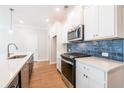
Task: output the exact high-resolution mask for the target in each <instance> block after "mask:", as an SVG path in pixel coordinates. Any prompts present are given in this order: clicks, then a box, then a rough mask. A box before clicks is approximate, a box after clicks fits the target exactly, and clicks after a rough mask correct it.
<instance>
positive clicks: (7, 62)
mask: <svg viewBox="0 0 124 93" xmlns="http://www.w3.org/2000/svg"><path fill="white" fill-rule="evenodd" d="M32 54H33V53H32V52H19V53H15V54H13V55H27V56H26V57H24V58H19V59H2V60H0V61H1V62H0V88H6V87H8V85H9V84H10V83H11V82H12V81H13V79H14V78H15V76H16V75H17V74H18V73H19V72H20V70H21V69H22V67H23V66H24V64H25V63H26V62H27V60H28V59H29V58H30V56H31V55H32Z"/></svg>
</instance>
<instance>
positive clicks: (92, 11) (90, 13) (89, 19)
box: [84, 6, 98, 40]
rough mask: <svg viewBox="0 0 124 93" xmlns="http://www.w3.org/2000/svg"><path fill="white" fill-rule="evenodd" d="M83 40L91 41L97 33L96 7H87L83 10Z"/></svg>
mask: <svg viewBox="0 0 124 93" xmlns="http://www.w3.org/2000/svg"><path fill="white" fill-rule="evenodd" d="M84 31H85V32H84V39H85V40H92V39H93V38H95V35H96V34H97V33H98V7H97V6H87V7H85V8H84Z"/></svg>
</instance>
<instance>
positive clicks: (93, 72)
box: [88, 66, 105, 82]
mask: <svg viewBox="0 0 124 93" xmlns="http://www.w3.org/2000/svg"><path fill="white" fill-rule="evenodd" d="M88 76H89V77H91V78H92V79H95V80H97V81H100V82H104V81H105V72H104V71H101V70H100V69H97V68H94V67H91V66H89V67H88Z"/></svg>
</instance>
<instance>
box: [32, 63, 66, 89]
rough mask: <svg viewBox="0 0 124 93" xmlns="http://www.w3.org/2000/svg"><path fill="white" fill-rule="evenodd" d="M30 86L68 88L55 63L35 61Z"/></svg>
mask: <svg viewBox="0 0 124 93" xmlns="http://www.w3.org/2000/svg"><path fill="white" fill-rule="evenodd" d="M30 88H66V85H65V84H64V82H63V81H62V79H61V76H60V73H59V72H58V71H57V69H56V65H55V64H51V65H50V64H49V63H48V62H35V63H34V67H33V72H32V77H31V80H30Z"/></svg>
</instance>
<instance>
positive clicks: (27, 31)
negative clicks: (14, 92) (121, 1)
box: [0, 5, 124, 88]
mask: <svg viewBox="0 0 124 93" xmlns="http://www.w3.org/2000/svg"><path fill="white" fill-rule="evenodd" d="M0 12H1V13H0V14H1V15H0V20H1V22H0V40H1V41H0V49H1V50H0V61H1V63H0V73H1V74H3V75H2V76H0V87H1V88H3V87H5V88H16V87H17V88H18V87H19V88H58V87H59V88H67V87H69V88H123V87H124V79H123V78H124V74H123V73H124V64H123V62H124V31H123V30H124V28H123V27H124V26H123V25H124V24H123V22H124V6H123V5H106V6H97V5H95V6H88V5H85V6H83V5H58V6H57V5H45V6H42V5H35V6H33V5H32V6H31V5H22V6H20V5H15V6H14V5H4V6H0ZM6 66H7V68H5V67H6ZM113 77H114V78H113Z"/></svg>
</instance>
